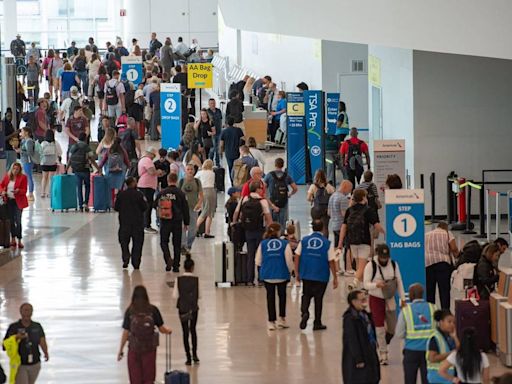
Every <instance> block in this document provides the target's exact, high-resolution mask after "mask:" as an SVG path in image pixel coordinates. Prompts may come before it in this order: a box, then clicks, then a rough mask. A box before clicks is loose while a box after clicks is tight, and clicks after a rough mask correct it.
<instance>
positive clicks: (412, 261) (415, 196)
mask: <svg viewBox="0 0 512 384" xmlns="http://www.w3.org/2000/svg"><path fill="white" fill-rule="evenodd" d="M385 201H386V243H387V245H388V247H389V249H390V251H391V258H392V259H393V260H395V261H396V262H397V263H398V265H399V266H400V273H401V274H402V280H403V282H404V288H405V290H406V291H407V289H408V287H409V286H410V285H411V284H413V283H420V284H422V285H423V286H424V287H425V281H426V279H425V226H424V224H423V223H424V220H425V204H424V194H423V190H422V189H387V190H386V191H385Z"/></svg>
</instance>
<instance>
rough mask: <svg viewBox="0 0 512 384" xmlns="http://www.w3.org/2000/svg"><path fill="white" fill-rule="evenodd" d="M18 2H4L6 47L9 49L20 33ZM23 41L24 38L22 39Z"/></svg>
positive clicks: (6, 0)
mask: <svg viewBox="0 0 512 384" xmlns="http://www.w3.org/2000/svg"><path fill="white" fill-rule="evenodd" d="M17 8H18V7H17V5H16V0H4V35H3V36H2V38H3V40H4V46H5V48H6V49H9V47H10V44H11V41H12V40H14V39H15V38H16V35H17V33H18V17H17ZM21 38H22V39H23V36H22V37H21Z"/></svg>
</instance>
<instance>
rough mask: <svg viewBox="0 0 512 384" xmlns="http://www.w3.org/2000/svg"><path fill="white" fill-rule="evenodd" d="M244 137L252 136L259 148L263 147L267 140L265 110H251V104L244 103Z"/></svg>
mask: <svg viewBox="0 0 512 384" xmlns="http://www.w3.org/2000/svg"><path fill="white" fill-rule="evenodd" d="M244 127H245V138H246V139H247V138H249V137H254V139H255V140H256V144H257V145H258V147H259V148H264V147H265V142H266V141H267V127H268V120H267V111H265V110H264V109H255V110H253V106H252V104H248V105H245V110H244Z"/></svg>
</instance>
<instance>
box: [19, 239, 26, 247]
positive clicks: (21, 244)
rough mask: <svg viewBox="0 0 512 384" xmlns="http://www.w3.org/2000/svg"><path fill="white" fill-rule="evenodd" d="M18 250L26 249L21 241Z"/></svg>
mask: <svg viewBox="0 0 512 384" xmlns="http://www.w3.org/2000/svg"><path fill="white" fill-rule="evenodd" d="M18 248H19V249H23V248H25V246H24V245H23V243H22V242H21V240H20V241H18Z"/></svg>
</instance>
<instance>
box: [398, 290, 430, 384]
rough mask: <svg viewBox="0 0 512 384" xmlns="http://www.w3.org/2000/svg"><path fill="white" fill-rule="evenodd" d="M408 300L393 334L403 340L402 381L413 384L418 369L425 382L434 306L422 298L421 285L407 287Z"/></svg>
mask: <svg viewBox="0 0 512 384" xmlns="http://www.w3.org/2000/svg"><path fill="white" fill-rule="evenodd" d="M409 300H411V303H410V304H408V305H406V306H405V307H404V308H403V309H402V311H401V312H400V315H399V316H398V322H397V325H396V330H395V335H396V337H398V338H399V339H404V340H405V346H404V353H403V354H404V359H403V367H404V381H405V382H406V383H407V384H415V383H416V379H417V375H418V370H419V371H420V376H421V382H422V384H427V363H426V359H425V353H426V349H427V342H428V340H429V339H430V337H431V336H432V333H433V332H434V330H435V326H436V325H435V320H434V313H435V311H436V307H435V306H434V305H433V304H431V303H428V302H426V301H425V300H423V286H422V285H421V284H418V283H416V284H412V285H411V286H410V287H409Z"/></svg>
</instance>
